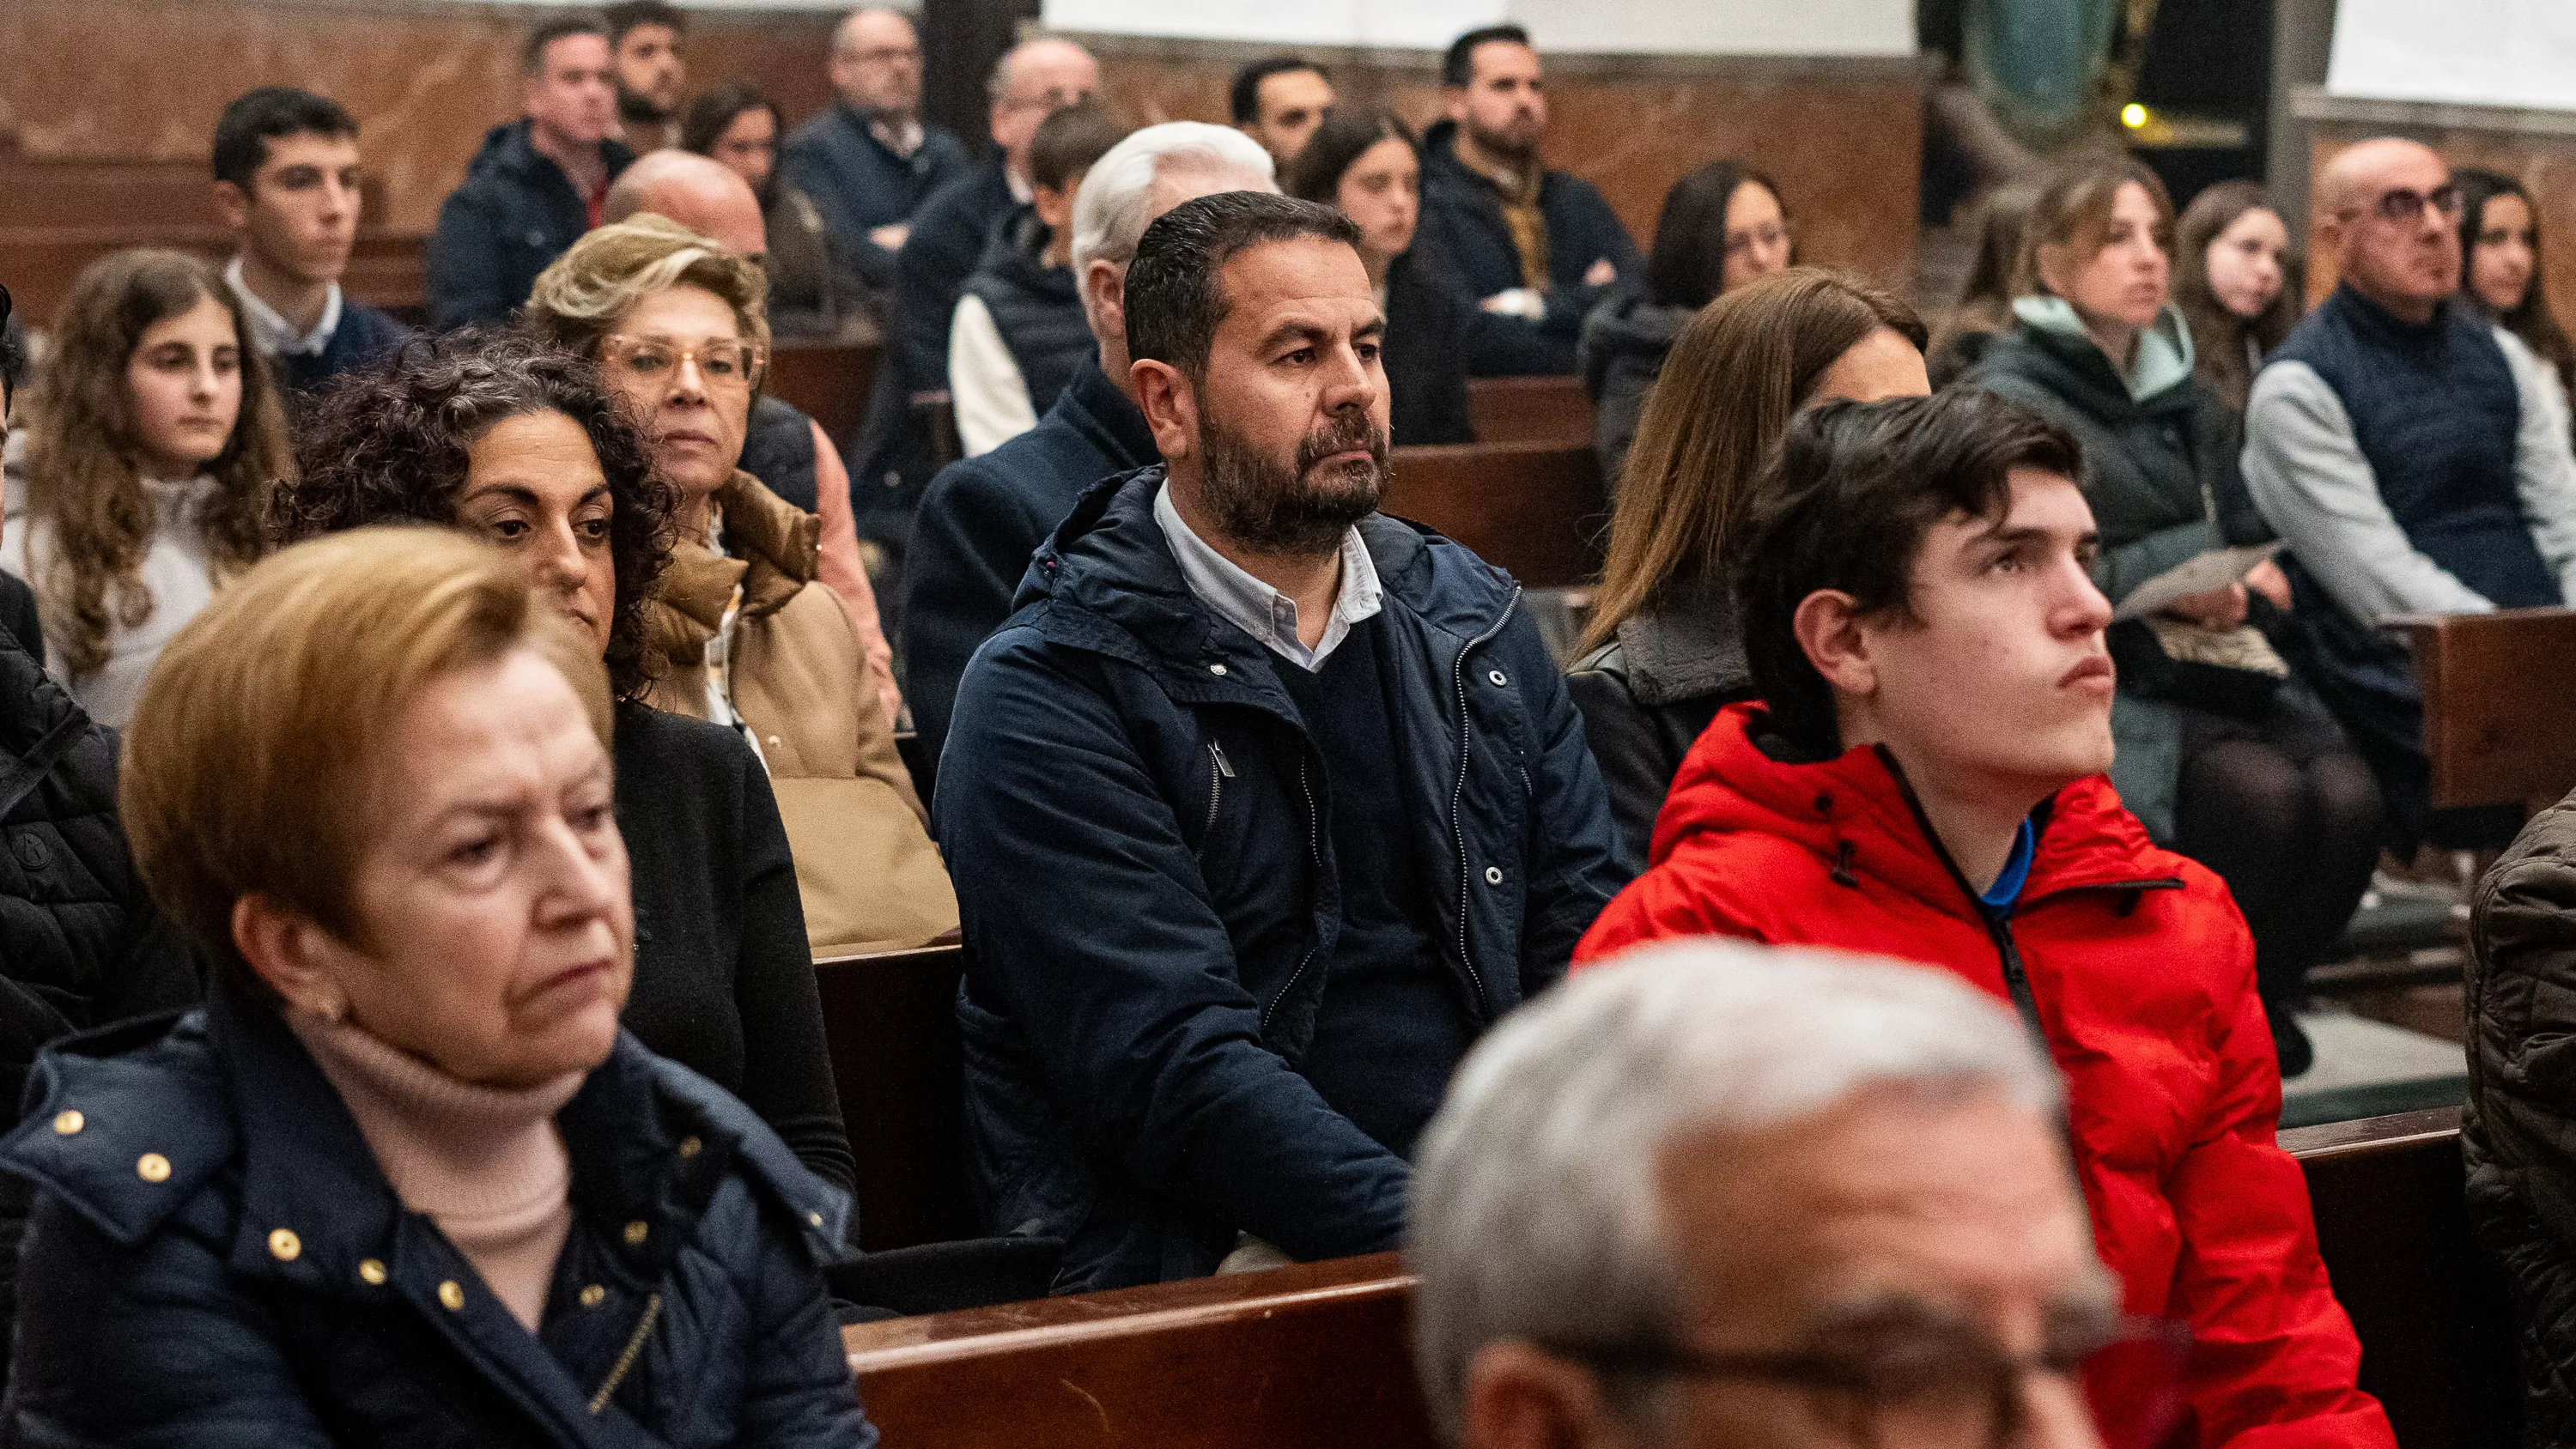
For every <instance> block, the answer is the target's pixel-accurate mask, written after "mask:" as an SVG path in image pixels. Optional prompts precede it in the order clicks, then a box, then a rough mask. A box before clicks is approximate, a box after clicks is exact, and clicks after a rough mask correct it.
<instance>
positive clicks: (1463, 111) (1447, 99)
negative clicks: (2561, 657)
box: [1440, 86, 1467, 125]
mask: <svg viewBox="0 0 2576 1449" xmlns="http://www.w3.org/2000/svg"><path fill="white" fill-rule="evenodd" d="M1440 108H1441V110H1443V111H1445V112H1447V113H1448V116H1449V119H1451V120H1453V121H1456V122H1458V123H1459V124H1460V125H1465V124H1466V122H1467V88H1466V87H1465V86H1442V87H1441V88H1440Z"/></svg>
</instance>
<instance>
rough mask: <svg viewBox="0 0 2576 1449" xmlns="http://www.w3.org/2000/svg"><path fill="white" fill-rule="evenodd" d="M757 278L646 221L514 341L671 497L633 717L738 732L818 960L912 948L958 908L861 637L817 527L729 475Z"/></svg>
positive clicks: (753, 331) (542, 305)
mask: <svg viewBox="0 0 2576 1449" xmlns="http://www.w3.org/2000/svg"><path fill="white" fill-rule="evenodd" d="M766 298H767V284H766V283H765V281H764V280H763V278H762V276H761V272H760V268H759V266H758V265H757V264H756V263H754V262H752V261H751V260H750V259H748V258H746V257H742V256H738V255H736V254H734V253H732V252H729V251H726V250H725V249H723V248H722V247H719V246H718V245H716V244H715V243H714V242H712V241H709V240H708V239H706V238H705V237H702V236H700V235H698V234H697V233H695V232H693V231H690V230H689V229H688V228H686V227H684V226H681V225H679V224H678V223H676V222H672V221H668V220H665V219H664V218H662V217H658V216H653V215H649V214H648V215H643V216H638V217H635V218H634V219H632V220H630V221H623V222H619V223H617V224H616V225H614V226H605V227H601V228H600V229H598V230H597V231H594V232H592V233H590V234H589V235H588V236H585V237H583V238H582V239H581V240H580V241H579V242H577V243H575V244H574V246H573V248H572V250H570V251H568V252H566V253H564V255H563V256H562V257H560V258H558V259H557V260H556V262H555V263H554V265H552V266H550V267H548V268H546V270H545V272H544V274H543V275H541V276H539V277H538V278H537V285H536V290H535V292H534V293H533V294H532V295H531V296H530V297H529V299H528V309H527V323H528V325H529V326H530V327H531V328H534V329H535V330H536V331H537V332H538V333H539V334H540V335H542V336H544V337H546V338H547V339H548V340H550V341H552V342H554V343H555V344H556V345H558V346H560V347H563V348H565V349H567V350H569V351H572V352H574V353H578V354H580V355H581V356H583V357H586V358H589V359H590V360H591V361H593V362H595V363H596V364H598V367H599V371H600V375H601V376H602V377H603V378H604V379H605V380H606V381H607V383H608V385H609V386H610V388H611V389H613V390H615V391H616V392H618V393H620V394H622V395H623V396H624V398H625V400H626V402H627V405H628V407H629V409H630V411H631V412H632V413H633V415H634V416H635V417H636V418H637V419H638V420H639V421H640V422H642V423H643V425H644V429H645V433H646V436H647V439H648V441H649V442H650V444H651V447H652V451H653V454H654V462H655V465H656V468H657V470H658V471H659V472H660V474H661V476H662V477H663V479H664V480H666V481H667V482H668V483H669V484H670V485H671V486H672V488H673V489H675V490H676V491H677V492H678V494H679V512H678V518H677V522H678V527H679V540H678V542H677V544H676V546H675V547H674V549H673V552H672V559H671V565H670V567H669V568H668V569H667V570H666V571H665V572H664V573H663V575H662V581H661V584H660V586H659V587H658V589H657V590H656V591H655V594H654V597H653V598H652V599H651V600H650V601H648V602H647V603H646V605H645V625H646V637H647V641H648V643H649V646H650V647H651V649H652V650H653V652H654V654H655V655H656V656H657V657H658V658H659V659H660V660H661V661H662V672H661V676H660V677H659V678H658V679H657V680H655V682H654V684H653V687H652V688H651V690H650V691H649V692H648V693H647V694H646V696H645V699H646V702H647V703H649V704H651V705H652V706H653V707H655V708H657V709H664V710H669V711H671V712H673V713H675V714H684V715H690V716H694V717H696V718H699V719H710V720H713V721H715V722H716V723H718V724H723V725H728V726H731V727H733V728H736V729H738V730H740V731H741V732H742V734H743V737H744V738H745V739H746V740H748V741H749V742H750V743H751V746H752V748H753V749H754V750H756V751H758V752H759V754H760V756H761V759H762V761H763V763H764V764H766V765H767V766H768V769H769V774H770V779H771V783H772V785H773V787H774V788H775V790H776V791H777V795H778V808H779V813H780V814H781V815H782V816H783V817H784V818H785V820H786V822H787V838H788V842H789V844H790V845H791V846H792V847H793V850H794V854H795V858H796V880H797V886H798V889H799V891H800V893H801V894H802V896H803V899H804V905H805V925H806V930H807V934H808V936H809V937H810V939H811V942H812V944H813V947H814V949H815V950H816V951H818V952H820V951H825V950H846V951H856V950H882V949H888V948H895V947H904V946H918V945H922V944H924V943H926V942H928V941H930V940H932V939H933V938H935V937H937V936H940V935H942V934H945V933H946V932H949V931H951V930H954V929H955V928H956V925H957V897H956V894H955V892H954V891H953V890H951V889H950V887H949V884H948V875H947V872H946V870H945V868H944V867H942V866H941V864H940V861H939V854H938V851H937V850H936V849H935V848H934V847H933V846H932V845H931V843H930V836H929V832H928V830H927V828H926V822H927V817H926V816H925V815H924V814H923V812H922V809H921V802H920V800H919V798H918V797H917V796H916V795H915V794H914V793H913V788H912V777H911V775H910V774H909V773H908V772H907V771H906V770H905V768H904V765H903V761H902V758H901V757H900V756H898V755H897V754H896V753H895V747H894V728H893V724H892V722H891V721H889V720H888V719H887V718H886V715H885V708H884V706H883V705H882V704H881V703H880V702H879V698H878V694H877V691H876V688H875V685H874V683H873V681H872V680H871V679H870V677H869V674H868V669H867V663H866V656H865V654H864V652H863V651H862V647H861V644H860V640H859V636H858V632H857V630H856V628H855V627H853V625H852V624H851V622H850V617H849V615H848V614H847V612H845V611H844V610H843V609H842V607H841V605H840V602H839V601H838V599H837V598H835V597H834V596H833V594H832V593H831V592H830V590H829V589H828V588H826V587H825V586H824V585H823V584H822V583H821V582H820V581H819V578H818V565H819V548H820V540H821V536H822V520H821V519H819V518H817V517H815V516H814V515H813V514H810V513H807V512H805V511H803V510H802V509H799V508H797V507H796V506H795V505H793V504H791V503H788V502H787V501H786V500H784V499H782V498H780V497H779V496H778V495H777V494H775V493H772V492H770V491H769V490H768V489H767V488H766V487H763V486H762V485H761V483H760V481H759V480H758V479H756V478H754V477H752V476H751V475H750V474H749V473H746V472H744V471H743V470H742V468H741V466H740V463H741V458H742V446H743V438H744V436H745V433H746V430H747V428H748V426H749V419H750V415H751V405H752V399H753V397H754V396H755V395H756V393H757V392H758V389H759V385H760V379H761V376H762V374H763V372H764V371H765V370H766V368H767V365H768V356H769V323H768V319H767V317H766V315H765V313H764V312H763V308H764V307H765V306H766V305H767V301H766Z"/></svg>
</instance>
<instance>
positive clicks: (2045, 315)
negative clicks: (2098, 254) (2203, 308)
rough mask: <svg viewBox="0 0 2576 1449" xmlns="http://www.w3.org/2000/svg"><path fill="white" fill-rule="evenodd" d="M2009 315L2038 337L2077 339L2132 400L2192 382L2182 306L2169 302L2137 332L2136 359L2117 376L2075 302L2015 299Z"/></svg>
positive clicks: (2191, 357) (2187, 329) (2187, 326)
mask: <svg viewBox="0 0 2576 1449" xmlns="http://www.w3.org/2000/svg"><path fill="white" fill-rule="evenodd" d="M2012 309H2013V315H2014V316H2015V317H2018V318H2020V319H2021V321H2022V322H2023V324H2024V325H2026V326H2028V327H2029V328H2030V329H2031V330H2032V331H2033V332H2035V333H2038V334H2039V335H2041V336H2044V337H2049V338H2052V339H2057V340H2061V341H2068V342H2081V343H2082V344H2083V345H2084V346H2085V347H2086V348H2089V349H2090V350H2091V351H2092V352H2093V354H2094V355H2095V356H2096V357H2099V358H2101V362H2102V368H2101V370H2102V371H2103V372H2106V373H2110V374H2111V375H2112V376H2113V377H2114V378H2116V379H2117V380H2118V382H2119V384H2120V386H2121V388H2122V389H2123V390H2124V391H2126V392H2127V393H2128V395H2129V400H2130V401H2132V402H2138V403H2143V402H2145V401H2147V400H2148V399H2149V398H2152V397H2156V396H2158V395H2160V394H2163V393H2165V392H2168V391H2171V390H2172V389H2174V388H2176V387H2179V386H2181V385H2182V384H2184V383H2186V382H2189V381H2190V380H2191V372H2192V364H2193V361H2194V354H2193V351H2192V342H2191V324H2190V323H2188V322H2186V321H2185V320H2183V315H2182V309H2181V308H2179V307H2176V306H2174V305H2173V304H2172V303H2171V302H2168V303H2166V304H2165V308H2164V310H2163V311H2162V312H2159V313H2157V314H2156V321H2155V325H2154V326H2152V327H2149V328H2147V329H2146V330H2145V331H2143V332H2141V333H2139V334H2138V361H2137V365H2136V366H2135V367H2134V368H2132V369H2131V370H2130V372H2129V375H2128V376H2126V377H2120V376H2119V375H2118V370H2117V369H2115V368H2114V367H2112V365H2111V359H2110V358H2108V357H2106V356H2103V355H2102V348H2101V345H2100V344H2099V343H2096V342H2095V341H2094V340H2093V335H2092V334H2091V333H2090V332H2087V331H2085V330H2084V319H2083V318H2082V317H2080V316H2078V315H2077V314H2076V311H2075V305H2074V304H2073V303H2071V302H2069V301H2067V300H2066V299H2065V298H2063V297H2016V298H2014V299H2013V304H2012Z"/></svg>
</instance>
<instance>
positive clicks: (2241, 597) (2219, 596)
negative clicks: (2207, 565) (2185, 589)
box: [2165, 580, 2287, 629]
mask: <svg viewBox="0 0 2576 1449" xmlns="http://www.w3.org/2000/svg"><path fill="white" fill-rule="evenodd" d="M2284 582H2287V580H2284ZM2165 612H2166V613H2168V614H2176V615H2180V616H2181V617H2183V618H2185V619H2189V620H2191V621H2192V622H2193V623H2195V624H2203V625H2206V626H2208V627H2209V628H2212V629H2233V628H2235V627H2236V626H2237V625H2239V624H2242V623H2244V622H2245V585H2243V584H2229V585H2228V586H2227V587H2226V588H2223V589H2211V590H2208V591H2207V592H2205V593H2198V594H2185V595H2183V596H2182V597H2181V598H2179V599H2176V600H2174V601H2173V602H2172V603H2170V604H2167V605H2166V606H2165Z"/></svg>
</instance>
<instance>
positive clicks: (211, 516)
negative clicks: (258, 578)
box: [0, 248, 294, 727]
mask: <svg viewBox="0 0 2576 1449" xmlns="http://www.w3.org/2000/svg"><path fill="white" fill-rule="evenodd" d="M55 339H56V340H55V346H54V352H53V355H52V356H51V357H49V358H48V359H47V360H46V362H45V366H44V368H43V370H42V371H41V372H40V373H39V374H38V376H37V378H36V383H35V386H34V387H33V388H32V389H30V391H29V395H28V398H27V411H28V413H29V415H30V416H32V417H33V418H34V419H35V425H34V427H33V428H32V429H31V431H30V433H29V436H28V439H27V457H26V478H25V481H26V495H25V509H26V511H25V513H24V514H23V515H18V516H12V517H10V518H9V519H8V521H7V523H6V526H5V537H0V569H6V570H7V571H9V572H10V573H13V574H16V575H17V576H18V577H20V578H22V579H25V580H26V581H27V582H28V583H29V584H31V585H33V586H34V587H35V591H36V598H37V604H38V609H39V614H40V617H41V618H42V620H43V623H44V632H45V644H46V646H47V652H48V656H49V658H48V662H49V663H50V665H51V666H52V669H53V673H54V674H55V676H56V677H57V678H59V679H61V680H62V681H63V682H64V683H65V684H66V685H68V686H69V687H70V689H71V692H72V697H73V698H75V699H77V700H78V701H80V704H81V707H82V708H83V709H85V710H87V711H89V713H90V715H91V717H92V718H94V719H96V720H98V722H99V723H101V724H105V725H110V726H117V727H121V726H123V725H124V723H125V720H126V715H127V714H128V713H129V712H130V711H131V710H132V709H133V708H134V695H135V691H136V690H138V689H140V688H141V687H142V684H143V676H144V674H145V672H146V671H148V670H149V669H150V668H151V667H152V657H153V655H154V653H155V652H156V651H158V650H159V649H160V647H161V645H162V644H163V643H164V642H165V641H167V640H168V639H169V638H170V636H171V635H173V634H175V633H177V632H178V630H179V627H180V626H181V625H183V624H185V623H187V622H188V620H189V619H190V618H192V617H194V616H195V614H196V612H197V610H199V609H201V608H204V607H205V605H206V601H207V600H208V599H210V598H212V597H213V595H214V591H215V589H216V587H217V586H218V585H219V584H221V583H222V582H223V581H224V580H226V579H228V578H230V577H231V576H232V575H234V574H237V573H239V572H241V571H242V570H243V569H245V568H248V567H249V566H250V565H251V563H252V562H253V561H254V560H256V559H257V558H258V557H259V556H260V553H261V551H262V550H263V549H264V548H265V547H266V545H267V529H268V515H269V505H270V500H271V498H272V496H273V495H274V493H275V491H276V489H277V486H278V484H279V483H280V481H281V480H283V479H285V478H287V477H289V476H290V475H291V474H292V473H293V471H294V464H293V461H292V459H291V458H290V457H289V454H288V444H287V435H286V419H285V414H284V413H283V412H281V411H280V410H279V406H278V398H277V385H276V383H275V381H274V380H273V379H271V377H270V376H269V373H268V369H267V367H266V366H265V365H264V364H263V363H262V362H261V361H260V357H259V352H258V350H257V349H256V348H255V347H253V346H252V344H251V334H250V323H249V320H248V319H247V318H246V317H245V316H244V315H243V312H242V308H241V303H240V302H239V301H238V300H237V299H235V297H234V296H233V292H232V289H231V288H230V287H227V286H225V285H224V283H223V279H222V278H221V277H219V276H217V275H216V274H215V271H214V269H213V268H211V267H209V266H207V265H206V264H205V263H204V262H202V261H199V260H198V259H197V258H195V257H192V256H188V255H186V254H184V253H181V252H174V251H164V250H160V249H156V248H143V249H137V250H133V251H122V252H117V253H114V254H112V255H109V256H105V257H101V258H100V259H99V260H97V261H95V262H92V263H90V264H89V265H88V266H87V267H85V268H83V269H82V270H81V274H80V276H79V278H78V279H77V280H75V281H74V282H73V283H72V295H71V298H70V300H68V301H67V302H65V303H64V304H63V310H62V315H61V317H60V318H59V319H58V320H57V322H56V324H55ZM13 513H14V510H13Z"/></svg>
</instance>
